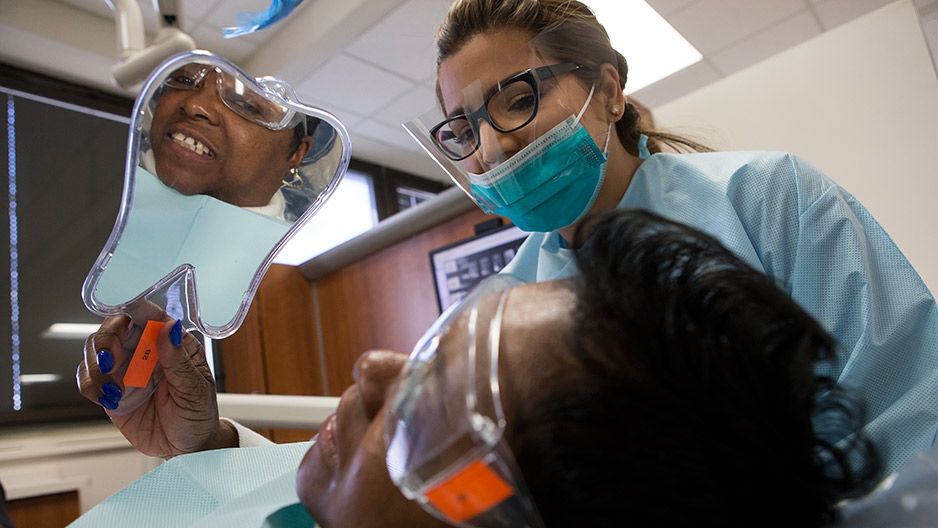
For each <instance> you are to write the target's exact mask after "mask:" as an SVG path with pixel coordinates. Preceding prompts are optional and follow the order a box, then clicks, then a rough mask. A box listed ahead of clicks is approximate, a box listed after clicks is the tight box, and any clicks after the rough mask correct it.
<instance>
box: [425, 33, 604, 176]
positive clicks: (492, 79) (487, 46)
mask: <svg viewBox="0 0 938 528" xmlns="http://www.w3.org/2000/svg"><path fill="white" fill-rule="evenodd" d="M531 38H532V35H530V34H528V33H527V32H524V31H521V30H516V29H510V30H503V31H497V32H493V33H482V34H478V35H476V36H474V37H472V38H471V39H470V40H469V41H468V42H467V43H466V44H465V45H464V46H463V47H462V48H461V49H460V50H459V51H457V52H456V53H454V54H453V55H451V56H450V57H448V58H447V59H446V60H444V61H443V62H442V63H441V64H440V67H439V70H438V73H437V82H438V84H439V89H440V95H441V97H442V101H441V102H442V105H443V111H444V113H445V114H446V115H454V114H459V113H463V112H465V111H466V110H474V109H475V108H477V107H479V106H481V101H480V98H479V96H478V94H484V95H485V96H487V95H489V94H490V93H492V90H493V89H494V87H495V86H498V84H499V83H500V82H502V81H504V80H506V79H509V78H511V77H513V76H514V75H517V74H519V73H521V72H523V71H525V70H528V69H531V68H539V67H541V66H549V65H553V64H557V63H558V62H559V61H556V60H552V59H551V58H549V57H545V56H543V55H541V54H539V53H538V52H536V51H535V50H533V49H532V48H531V46H530V45H529V43H530V42H531ZM610 67H611V66H610ZM540 90H541V95H540V102H539V104H538V109H537V115H536V116H535V117H534V120H533V121H531V122H530V123H528V124H527V125H525V126H523V127H521V128H520V129H518V130H516V131H514V132H508V133H503V132H498V131H496V130H495V129H493V128H492V127H491V126H490V125H489V124H488V123H486V122H484V121H483V122H481V123H480V124H479V137H480V140H481V145H480V146H479V149H478V150H476V152H475V153H474V154H472V155H471V156H469V157H468V158H466V159H464V160H463V161H462V162H461V163H462V164H463V166H464V167H465V168H466V170H468V171H469V172H470V173H476V174H479V173H483V172H486V171H488V170H491V169H492V168H494V167H495V166H497V165H498V164H500V163H501V162H503V161H504V160H506V159H508V158H510V157H511V156H513V155H514V154H516V153H517V152H518V151H520V150H521V149H523V148H524V147H526V146H527V145H528V144H529V143H531V142H532V141H534V140H535V139H537V138H538V137H540V136H541V135H543V134H544V133H545V132H547V131H548V130H550V129H551V128H553V127H555V126H556V125H557V124H559V123H560V122H561V121H563V120H564V119H566V118H568V117H570V116H571V115H576V114H578V113H579V112H580V109H581V108H582V107H583V105H584V104H585V103H586V101H587V98H588V97H589V91H590V87H589V86H585V85H584V84H583V82H581V81H580V80H579V79H578V78H577V77H576V75H574V74H572V73H567V74H563V75H560V76H559V77H557V78H554V79H550V80H546V81H543V82H542V83H541V86H540ZM605 101H606V99H605V94H603V93H602V90H599V89H597V90H596V92H595V93H594V94H593V97H592V99H590V105H589V108H588V109H587V111H586V113H585V114H583V118H582V121H581V123H582V124H583V126H584V127H585V128H586V129H587V131H589V133H590V135H591V136H592V137H593V140H594V141H596V144H597V145H600V146H602V145H603V144H604V143H605V141H606V136H607V133H608V124H609V117H608V116H607V115H606V113H605V111H604V108H605V107H604V106H603V105H604V104H605ZM467 107H468V108H467Z"/></svg>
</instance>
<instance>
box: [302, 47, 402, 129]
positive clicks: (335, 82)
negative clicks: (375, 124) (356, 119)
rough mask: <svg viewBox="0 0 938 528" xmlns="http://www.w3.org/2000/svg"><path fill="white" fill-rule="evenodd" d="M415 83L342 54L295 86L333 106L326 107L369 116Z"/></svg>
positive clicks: (303, 92)
mask: <svg viewBox="0 0 938 528" xmlns="http://www.w3.org/2000/svg"><path fill="white" fill-rule="evenodd" d="M414 86H415V84H414V83H411V82H407V81H406V80H404V79H402V78H401V77H398V76H396V75H392V74H390V73H388V72H386V71H384V70H382V69H380V68H376V67H375V66H372V65H370V64H367V63H365V62H363V61H361V60H359V59H356V58H354V57H352V56H350V55H345V54H342V53H340V54H338V55H336V56H335V57H333V58H332V59H330V60H329V61H327V62H326V63H325V64H323V66H322V67H321V68H318V69H317V70H316V71H314V72H313V73H312V74H311V75H309V76H308V77H306V78H305V79H303V81H302V82H300V83H298V84H296V85H295V88H296V91H297V93H299V94H306V93H309V94H311V95H312V96H313V97H315V98H316V99H318V100H322V101H325V102H326V103H327V104H328V105H330V106H327V107H326V108H330V109H331V108H333V107H334V108H344V109H346V110H352V111H353V112H356V113H358V114H362V115H366V116H370V115H372V114H374V113H375V112H377V111H379V110H381V109H383V108H384V107H386V106H388V105H389V104H390V103H391V102H392V101H394V100H395V99H397V98H399V97H400V96H401V95H403V94H404V93H405V92H407V91H408V90H411V89H413V88H414Z"/></svg>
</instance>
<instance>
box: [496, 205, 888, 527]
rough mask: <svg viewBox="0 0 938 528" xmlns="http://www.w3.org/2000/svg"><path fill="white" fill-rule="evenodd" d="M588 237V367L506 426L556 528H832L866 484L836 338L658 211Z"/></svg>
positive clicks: (582, 327) (615, 219)
mask: <svg viewBox="0 0 938 528" xmlns="http://www.w3.org/2000/svg"><path fill="white" fill-rule="evenodd" d="M584 227H585V229H589V230H590V233H591V235H590V237H589V239H588V241H587V242H586V243H585V244H584V245H583V246H582V248H581V249H580V250H578V252H577V264H578V266H579V268H580V272H581V274H580V275H579V277H578V278H577V279H576V280H575V283H574V286H573V288H574V290H575V292H576V294H577V299H578V300H577V303H578V304H577V308H576V313H575V323H574V331H573V332H572V335H571V336H570V349H571V350H572V351H573V353H574V354H575V356H576V360H577V363H578V364H579V366H580V367H581V368H580V369H574V370H578V371H576V372H572V373H570V372H566V373H563V374H562V375H560V377H561V378H562V379H556V380H553V381H554V383H552V385H551V388H552V391H551V394H550V397H549V398H546V399H545V400H544V401H540V402H537V403H536V404H535V405H534V408H535V410H534V412H525V413H523V416H518V417H513V420H514V423H513V424H510V431H509V433H510V435H511V436H510V438H511V443H512V445H513V446H514V450H515V452H516V455H517V460H518V463H519V466H520V467H521V470H522V473H523V474H524V475H525V480H526V481H527V484H528V486H529V488H530V490H531V492H532V495H533V497H534V500H535V502H536V504H537V505H538V508H539V509H540V511H541V513H542V515H543V517H544V519H545V521H546V523H547V526H589V527H602V526H630V527H631V526H682V527H685V526H747V527H750V526H785V527H806V526H820V525H823V524H825V523H828V522H831V521H833V520H835V519H836V509H835V503H836V502H837V501H838V500H840V499H842V498H847V497H851V496H856V495H858V494H860V493H863V492H865V491H867V490H868V489H869V488H870V487H871V485H872V484H873V482H872V479H873V478H874V476H875V475H876V473H877V470H878V468H879V458H878V455H877V453H876V450H875V449H874V447H873V445H872V444H871V443H870V442H869V441H868V439H867V438H866V437H865V436H864V434H863V432H862V430H860V427H861V424H862V419H861V418H862V416H861V414H862V413H861V412H860V407H859V406H858V404H857V402H855V401H852V400H851V399H850V398H849V397H848V396H847V395H846V394H845V392H844V391H843V390H842V389H841V388H840V387H838V386H836V385H835V383H834V381H833V380H831V379H828V378H824V377H819V376H817V375H815V371H814V366H815V364H816V363H817V362H822V361H829V360H831V359H832V358H833V355H834V353H835V342H834V340H833V338H832V337H831V336H830V335H829V334H828V333H827V332H826V331H825V330H824V329H823V328H822V327H821V326H820V325H819V324H818V323H817V322H816V321H814V319H812V318H811V316H809V315H808V314H807V313H806V312H805V311H804V310H802V309H801V308H800V307H799V306H798V304H796V303H795V302H794V301H793V300H792V299H791V298H790V297H789V296H788V295H786V294H785V293H784V292H783V291H782V290H780V289H779V288H778V287H776V285H775V284H774V283H773V281H772V280H771V279H770V278H769V277H767V276H766V275H764V274H763V273H760V272H758V271H756V270H754V269H752V268H751V267H749V266H748V265H747V264H746V263H745V262H743V261H742V260H740V259H739V258H738V257H736V256H735V255H733V254H732V253H731V252H730V251H729V250H727V249H725V248H724V247H723V246H722V245H721V244H720V243H719V242H718V241H717V240H715V239H713V238H712V237H710V236H708V235H706V234H704V233H702V232H699V231H697V230H695V229H692V228H690V227H687V226H684V225H681V224H677V223H674V222H671V221H668V220H665V219H663V218H661V217H658V216H656V215H653V214H651V213H647V212H640V211H632V212H626V211H615V212H612V213H609V214H606V215H604V216H602V217H600V218H598V219H593V220H591V221H589V222H586V223H585V226H584ZM580 231H581V235H582V234H583V233H584V229H583V228H581V230H580ZM579 238H581V239H582V236H581V237H579Z"/></svg>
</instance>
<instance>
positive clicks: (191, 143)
mask: <svg viewBox="0 0 938 528" xmlns="http://www.w3.org/2000/svg"><path fill="white" fill-rule="evenodd" d="M173 141H175V142H176V143H178V144H180V145H182V146H184V147H186V148H187V149H189V150H191V151H192V152H195V153H196V154H198V155H200V156H208V155H211V154H212V151H210V150H209V149H208V147H206V146H205V145H203V144H202V142H201V141H199V140H197V139H195V138H192V137H189V136H187V135H185V134H183V133H182V132H176V133H175V134H173Z"/></svg>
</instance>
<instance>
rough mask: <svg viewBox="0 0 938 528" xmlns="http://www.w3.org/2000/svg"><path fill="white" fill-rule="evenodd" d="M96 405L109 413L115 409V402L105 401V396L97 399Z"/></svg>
mask: <svg viewBox="0 0 938 528" xmlns="http://www.w3.org/2000/svg"><path fill="white" fill-rule="evenodd" d="M98 403H100V404H101V407H104V408H105V409H107V410H109V411H113V410H115V409H117V402H115V401H111V400H109V399H107V396H101V397H100V398H98Z"/></svg>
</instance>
